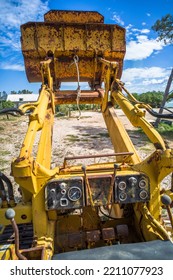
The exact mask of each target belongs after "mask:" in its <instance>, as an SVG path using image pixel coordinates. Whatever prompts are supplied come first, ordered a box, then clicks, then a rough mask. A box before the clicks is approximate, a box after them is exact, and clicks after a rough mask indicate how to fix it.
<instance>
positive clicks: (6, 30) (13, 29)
mask: <svg viewBox="0 0 173 280" xmlns="http://www.w3.org/2000/svg"><path fill="white" fill-rule="evenodd" d="M0 10H1V16H0V26H1V34H0V53H1V55H2V57H3V59H4V61H5V59H6V60H7V59H8V64H7V65H9V66H10V69H12V68H13V70H18V71H23V69H22V68H23V66H22V65H18V57H17V55H18V54H17V53H19V52H21V44H20V35H21V34H20V25H21V24H23V23H26V22H28V21H39V20H41V21H43V15H44V13H45V12H47V11H48V10H49V8H48V1H45V0H34V1H28V0H1V1H0ZM14 52H15V53H14ZM12 53H13V57H12V56H11V54H12ZM4 54H5V55H4ZM15 56H16V57H15ZM9 57H10V60H9ZM15 58H16V59H15ZM13 65H14V66H13ZM0 67H1V69H2V67H7V66H4V65H3V64H1V65H0ZM3 69H7V68H3Z"/></svg>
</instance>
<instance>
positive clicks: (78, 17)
mask: <svg viewBox="0 0 173 280" xmlns="http://www.w3.org/2000/svg"><path fill="white" fill-rule="evenodd" d="M44 20H45V21H46V22H60V23H67V22H68V23H70V22H71V23H89V22H90V23H103V22H104V17H103V16H102V15H101V14H100V13H98V12H84V11H62V10H60V11H57V10H51V11H49V12H48V13H46V14H45V15H44Z"/></svg>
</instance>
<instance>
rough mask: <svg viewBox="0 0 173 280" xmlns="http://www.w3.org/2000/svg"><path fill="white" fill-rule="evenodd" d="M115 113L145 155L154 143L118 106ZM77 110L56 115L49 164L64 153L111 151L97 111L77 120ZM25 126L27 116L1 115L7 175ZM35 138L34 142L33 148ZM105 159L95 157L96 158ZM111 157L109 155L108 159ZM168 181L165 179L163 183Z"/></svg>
mask: <svg viewBox="0 0 173 280" xmlns="http://www.w3.org/2000/svg"><path fill="white" fill-rule="evenodd" d="M116 113H117V115H118V116H119V118H120V120H121V121H122V123H123V125H124V127H125V128H126V130H127V132H128V134H129V136H130V138H131V140H132V142H133V144H134V145H135V147H136V150H137V151H138V153H139V155H140V157H141V158H145V157H146V156H147V155H149V154H150V153H151V152H152V151H154V147H153V145H152V144H151V143H150V142H149V141H148V138H147V137H146V136H145V135H143V134H141V133H139V131H138V129H137V128H134V127H133V126H132V125H131V123H130V122H129V121H128V119H127V118H126V116H124V114H123V112H122V111H121V110H120V109H117V110H116ZM77 116H78V112H73V113H72V117H71V118H67V117H61V118H57V117H56V118H55V123H54V130H53V149H52V167H54V166H56V165H62V164H63V159H64V157H65V156H75V155H92V154H106V153H112V152H114V150H113V146H112V144H111V141H110V138H109V135H108V132H107V129H106V125H105V123H104V120H103V117H102V114H101V113H100V112H91V111H85V112H82V115H81V118H80V120H78V119H77ZM146 118H147V119H148V120H152V117H151V116H149V115H147V116H146ZM27 127H28V117H27V116H22V117H20V118H14V117H10V118H9V120H8V119H7V117H6V116H3V117H2V116H1V117H0V170H1V171H2V172H4V173H5V174H6V175H9V174H10V164H11V160H12V158H15V157H17V156H18V155H19V152H20V148H21V145H22V142H23V139H24V137H25V133H26V131H27ZM38 139H39V134H38V136H37V141H36V142H35V144H34V149H33V150H34V151H36V148H37V143H38ZM99 160H100V161H103V160H104V159H100V158H99V159H97V160H96V161H97V162H98V161H99ZM110 160H111V159H110ZM93 162H94V160H93V159H87V160H85V161H84V162H83V161H82V162H81V160H80V162H79V161H78V162H77V161H71V164H75V163H76V164H78V163H84V164H89V163H93ZM11 179H12V178H11ZM168 183H169V182H168V181H166V184H168Z"/></svg>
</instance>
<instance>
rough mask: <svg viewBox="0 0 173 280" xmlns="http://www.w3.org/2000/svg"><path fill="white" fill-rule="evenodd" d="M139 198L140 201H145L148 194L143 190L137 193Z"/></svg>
mask: <svg viewBox="0 0 173 280" xmlns="http://www.w3.org/2000/svg"><path fill="white" fill-rule="evenodd" d="M139 196H140V198H141V199H146V198H147V196H148V193H147V192H146V191H144V190H143V191H141V192H140V193H139Z"/></svg>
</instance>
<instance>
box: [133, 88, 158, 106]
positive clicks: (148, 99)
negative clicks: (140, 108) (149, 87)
mask: <svg viewBox="0 0 173 280" xmlns="http://www.w3.org/2000/svg"><path fill="white" fill-rule="evenodd" d="M133 96H134V97H135V98H136V99H137V100H138V101H140V102H143V103H147V104H149V105H150V106H151V107H153V108H159V107H160V105H161V102H162V100H163V92H161V91H148V92H144V93H141V94H138V93H133Z"/></svg>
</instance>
